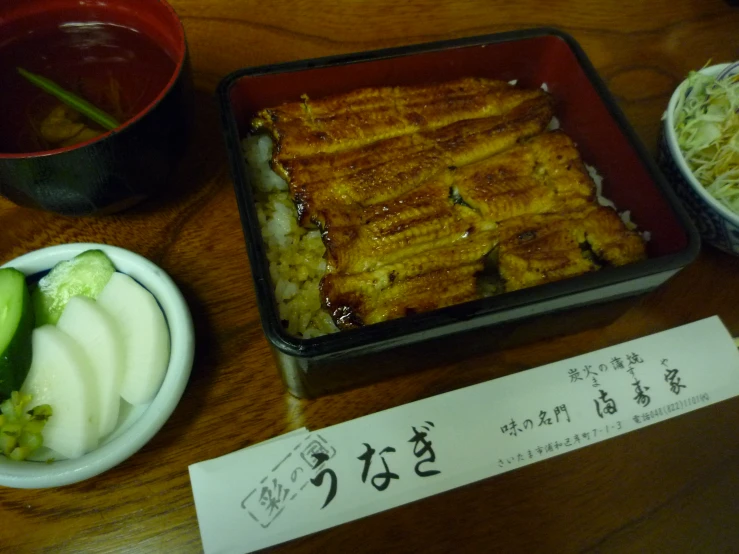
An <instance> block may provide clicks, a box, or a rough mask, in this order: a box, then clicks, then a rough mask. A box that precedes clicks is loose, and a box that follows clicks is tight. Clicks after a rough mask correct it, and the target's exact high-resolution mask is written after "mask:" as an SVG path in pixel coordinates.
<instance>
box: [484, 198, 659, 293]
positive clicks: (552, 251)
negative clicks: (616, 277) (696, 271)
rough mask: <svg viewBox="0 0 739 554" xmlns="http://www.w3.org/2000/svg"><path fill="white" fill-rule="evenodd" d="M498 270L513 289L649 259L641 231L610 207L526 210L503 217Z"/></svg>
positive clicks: (510, 288) (508, 287)
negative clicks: (626, 223) (559, 210)
mask: <svg viewBox="0 0 739 554" xmlns="http://www.w3.org/2000/svg"><path fill="white" fill-rule="evenodd" d="M499 232H500V242H499V245H498V248H497V259H498V272H499V274H500V277H501V278H502V280H503V281H504V282H505V290H506V291H512V290H518V289H523V288H528V287H533V286H535V285H541V284H544V283H548V282H551V281H558V280H560V279H565V278H567V277H573V276H576V275H581V274H583V273H588V272H590V271H596V270H598V269H600V268H601V267H603V266H606V265H611V266H620V265H625V264H629V263H633V262H637V261H640V260H643V259H645V258H646V251H645V246H644V241H643V240H642V238H641V236H639V234H638V233H636V232H634V231H630V230H628V229H627V228H626V226H625V225H624V223H623V221H621V218H620V217H619V216H618V214H617V213H616V212H615V211H614V210H613V209H611V208H609V207H604V206H597V205H591V206H588V207H587V208H586V209H584V210H583V209H579V210H576V211H571V212H561V213H545V214H528V215H523V216H519V217H514V218H511V219H508V220H506V221H503V222H501V224H500V227H499Z"/></svg>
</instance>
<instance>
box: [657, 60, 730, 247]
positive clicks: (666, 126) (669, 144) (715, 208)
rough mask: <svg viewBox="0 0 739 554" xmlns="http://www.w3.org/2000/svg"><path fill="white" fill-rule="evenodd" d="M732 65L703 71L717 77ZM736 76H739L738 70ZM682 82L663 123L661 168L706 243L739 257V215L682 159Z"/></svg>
mask: <svg viewBox="0 0 739 554" xmlns="http://www.w3.org/2000/svg"><path fill="white" fill-rule="evenodd" d="M729 65H731V64H719V65H713V66H710V67H706V68H704V69H702V70H701V71H700V73H704V74H706V75H716V76H717V75H718V74H719V73H721V71H723V70H724V69H726V68H727V67H728V66H729ZM734 73H739V71H735V72H734ZM681 89H682V83H681V85H680V86H679V87H678V88H677V89H676V90H675V92H674V93H673V94H672V98H670V103H669V104H668V105H667V111H666V112H665V116H664V118H663V122H662V134H661V138H660V145H659V165H660V167H661V169H662V171H663V172H664V174H665V177H667V179H668V181H670V183H671V184H672V186H673V187H674V189H675V192H676V193H677V195H678V196H679V197H680V200H682V202H683V205H684V206H685V208H686V209H687V211H688V213H689V214H690V217H691V218H692V219H693V221H694V222H695V224H696V226H697V227H698V230H699V231H700V234H701V237H702V238H703V240H704V241H705V242H707V243H709V244H712V245H713V246H715V247H716V248H719V249H721V250H723V251H724V252H727V253H729V254H733V255H735V256H739V215H737V214H736V213H734V212H732V211H731V210H730V209H729V208H727V207H726V206H724V205H723V204H722V203H721V202H719V201H718V200H716V199H715V198H714V197H713V196H711V195H710V194H709V193H708V191H706V189H705V188H704V187H703V185H702V184H701V183H700V182H699V181H698V179H696V178H695V177H694V176H693V173H692V171H691V170H690V168H689V167H688V164H687V163H686V161H685V158H684V157H683V154H682V152H681V151H680V147H679V145H678V142H677V134H676V133H675V107H676V105H677V102H678V97H679V94H681Z"/></svg>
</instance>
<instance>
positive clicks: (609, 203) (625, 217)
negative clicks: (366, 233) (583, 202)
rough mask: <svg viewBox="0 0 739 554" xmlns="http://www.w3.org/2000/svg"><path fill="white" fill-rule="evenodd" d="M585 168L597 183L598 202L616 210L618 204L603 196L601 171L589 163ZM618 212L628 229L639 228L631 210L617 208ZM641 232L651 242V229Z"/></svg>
mask: <svg viewBox="0 0 739 554" xmlns="http://www.w3.org/2000/svg"><path fill="white" fill-rule="evenodd" d="M585 169H587V171H588V174H589V175H590V178H591V179H592V180H593V182H594V183H595V194H596V198H597V200H598V204H600V205H601V206H607V207H609V208H613V209H614V210H616V204H614V203H613V201H612V200H610V199H609V198H606V197H605V196H603V177H602V176H601V174H600V173H598V170H597V169H595V168H594V167H593V166H592V165H588V164H585ZM616 212H617V213H618V215H619V217H620V218H621V221H623V222H624V225H626V228H627V229H629V230H631V231H634V230H635V229H636V228H637V225H636V223H634V222H633V221H632V220H631V211H630V210H624V211H623V212H619V211H618V210H616ZM639 234H640V235H641V236H642V238H643V239H644V240H645V241H646V242H649V240H650V239H651V238H652V235H651V233H650V232H649V231H640V233H639Z"/></svg>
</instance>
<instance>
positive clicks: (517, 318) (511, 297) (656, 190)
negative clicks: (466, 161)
mask: <svg viewBox="0 0 739 554" xmlns="http://www.w3.org/2000/svg"><path fill="white" fill-rule="evenodd" d="M468 76H477V77H488V78H494V79H501V80H506V81H510V80H514V79H516V80H517V81H518V84H520V85H521V86H524V87H538V86H540V85H541V84H542V83H546V84H547V87H548V90H549V92H550V93H551V94H552V95H553V96H554V98H555V100H556V108H555V113H556V116H557V118H558V119H559V121H560V124H561V127H562V129H563V130H564V131H565V132H566V133H567V134H568V135H569V136H570V137H572V139H573V140H574V141H575V142H576V143H577V146H578V150H579V151H580V154H581V155H582V158H583V160H584V161H585V162H586V163H587V164H590V165H592V166H595V167H596V168H597V169H598V171H599V173H600V174H601V175H602V176H603V177H604V184H603V194H604V196H606V197H607V198H609V199H611V200H613V201H614V202H615V204H616V206H618V209H619V210H630V212H631V217H632V220H633V221H634V222H635V223H637V224H638V225H639V227H640V228H642V229H645V230H648V231H649V233H650V235H651V238H650V240H649V242H648V244H647V259H646V260H644V261H641V262H638V263H635V264H631V265H627V266H622V267H618V268H608V269H606V270H602V271H598V272H595V273H589V274H585V275H582V276H579V277H575V278H571V279H568V280H564V281H558V282H554V283H549V284H546V285H541V286H538V287H533V288H529V289H524V290H519V291H515V292H509V293H505V294H502V295H499V296H493V297H489V298H483V299H480V300H475V301H472V302H467V303H464V304H459V305H455V306H451V307H448V308H443V309H439V310H435V311H432V312H427V313H422V314H416V315H412V316H408V317H404V318H401V319H396V320H391V321H386V322H383V323H379V324H374V325H369V326H366V327H363V328H360V329H357V330H351V331H342V332H338V333H334V334H331V335H325V336H321V337H317V338H311V339H300V338H296V337H294V336H291V335H289V334H288V333H287V331H286V330H285V329H284V328H283V325H282V323H281V322H280V317H279V315H278V309H277V306H276V302H275V294H274V287H273V284H272V282H271V278H270V272H269V265H268V261H267V258H266V254H265V246H264V243H263V241H262V238H261V233H260V226H259V223H258V220H257V214H256V208H255V204H254V197H253V195H252V187H251V183H250V182H249V176H248V172H247V168H246V165H245V164H246V162H245V161H244V157H243V150H242V145H241V140H242V139H243V138H244V136H245V135H246V134H247V132H248V130H249V122H250V120H251V119H252V117H253V116H254V114H255V113H256V112H257V111H258V110H260V109H263V108H267V107H273V106H276V105H279V104H281V103H283V102H287V101H295V100H298V99H299V98H300V96H301V95H302V94H307V95H308V96H309V97H310V98H312V99H316V98H320V97H322V96H326V95H331V94H338V93H345V92H349V91H351V90H354V89H357V88H360V87H368V86H373V87H374V86H392V85H411V84H421V83H434V82H440V81H445V80H451V79H455V78H461V77H468ZM218 97H219V102H220V106H221V113H222V122H223V126H224V131H225V138H226V144H227V148H228V152H229V156H230V165H231V171H232V175H233V180H234V186H235V189H236V197H237V200H238V205H239V210H240V214H241V221H242V224H243V229H244V236H245V239H246V246H247V252H248V254H249V259H250V262H251V268H252V275H253V278H254V285H255V288H256V294H257V300H258V304H259V311H260V315H261V320H262V325H263V327H264V331H265V334H266V336H267V338H268V340H269V342H270V343H271V345H272V348H273V352H274V354H275V359H276V360H277V365H278V367H279V369H280V373H281V375H282V378H283V380H284V382H285V385H286V387H287V389H288V390H289V391H290V392H291V393H292V394H294V395H296V396H299V397H315V396H318V395H321V394H325V393H327V392H331V391H334V390H337V389H339V388H345V387H348V386H356V385H358V384H362V383H367V382H370V381H373V380H377V379H379V378H381V377H384V376H388V375H390V374H393V373H396V372H399V371H403V370H413V369H420V368H424V367H429V366H433V365H438V364H442V363H445V362H449V361H451V360H455V359H459V358H461V357H466V356H471V355H473V354H475V353H480V352H481V351H486V350H492V349H497V348H504V347H510V346H513V345H520V344H522V343H525V342H530V341H534V340H540V339H542V338H544V337H547V336H553V335H558V334H565V333H571V332H575V331H578V330H581V329H584V328H592V327H596V326H599V325H604V324H606V323H608V322H609V321H612V320H613V319H615V317H617V316H618V315H619V314H620V313H623V311H624V310H625V309H626V308H627V307H628V306H630V305H632V304H633V301H634V299H635V298H636V297H638V296H639V295H642V294H644V293H647V292H649V291H650V290H652V289H654V288H656V287H658V286H659V285H661V284H662V283H664V282H665V281H666V280H667V279H669V278H670V277H671V276H673V275H674V274H675V273H676V272H678V271H679V270H680V269H682V268H683V267H685V266H686V265H687V264H689V263H690V262H692V261H693V260H694V259H695V258H696V256H697V254H698V251H699V248H700V240H699V237H698V234H697V231H696V229H695V228H694V226H693V225H692V223H691V222H690V221H689V219H688V218H687V217H686V215H685V213H684V211H683V209H682V208H681V206H680V205H679V203H678V201H677V200H676V198H675V197H674V195H673V193H672V192H671V190H670V189H669V187H668V186H667V184H666V182H665V179H664V177H663V176H662V175H661V174H660V172H659V170H658V169H657V168H656V166H655V164H654V162H653V161H652V159H651V158H650V156H649V154H648V153H647V151H646V150H645V148H644V146H643V145H642V144H641V143H640V141H639V139H638V138H637V136H636V134H635V132H634V131H633V130H632V128H631V127H630V125H629V124H628V122H627V121H626V118H625V117H624V115H623V114H622V112H621V111H620V109H619V108H618V106H617V105H616V103H615V101H614V100H613V98H612V97H611V95H610V93H609V92H608V90H607V88H606V86H605V85H604V84H603V82H602V81H601V79H600V78H599V77H598V75H597V73H596V71H595V69H594V68H593V66H592V64H591V63H590V61H589V60H588V59H587V57H586V55H585V53H584V52H583V50H582V49H581V48H580V46H579V45H578V44H577V42H576V41H575V40H574V39H572V38H571V37H570V36H568V35H567V34H565V33H562V32H560V31H558V30H554V29H532V30H525V31H516V32H510V33H502V34H494V35H487V36H478V37H472V38H465V39H460V40H451V41H443V42H435V43H430V44H422V45H414V46H407V47H400V48H391V49H385V50H377V51H372V52H362V53H357V54H349V55H342V56H333V57H327V58H321V59H313V60H305V61H297V62H290V63H283V64H277V65H269V66H263V67H256V68H245V69H241V70H239V71H236V72H234V73H232V74H231V75H229V76H228V77H226V78H225V79H224V80H223V81H222V82H221V84H220V86H219V89H218Z"/></svg>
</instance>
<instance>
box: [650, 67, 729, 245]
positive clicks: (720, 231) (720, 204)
mask: <svg viewBox="0 0 739 554" xmlns="http://www.w3.org/2000/svg"><path fill="white" fill-rule="evenodd" d="M659 162H660V166H661V167H662V170H663V171H664V172H665V175H666V177H667V178H668V180H669V181H670V182H671V183H672V185H673V186H674V188H675V191H676V192H677V194H678V196H679V197H680V199H681V200H682V202H683V204H684V205H685V207H686V209H687V211H688V212H689V214H690V216H691V217H692V218H693V220H694V221H695V223H696V225H697V226H698V229H699V230H700V233H701V236H702V237H703V240H704V241H705V242H707V243H709V244H711V245H713V246H715V247H717V248H719V249H721V250H723V251H724V252H728V253H730V254H734V255H739V62H734V63H725V64H719V65H713V66H707V67H704V68H703V69H701V70H699V71H691V72H690V74H689V75H688V77H687V78H686V79H685V80H684V81H683V82H682V83H681V84H680V86H678V87H677V89H676V90H675V92H674V93H673V95H672V98H671V99H670V103H669V104H668V107H667V111H666V112H665V114H664V117H663V128H662V137H661V140H660V152H659Z"/></svg>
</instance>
